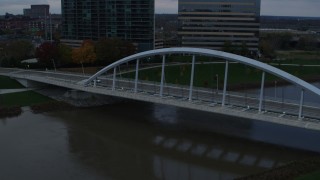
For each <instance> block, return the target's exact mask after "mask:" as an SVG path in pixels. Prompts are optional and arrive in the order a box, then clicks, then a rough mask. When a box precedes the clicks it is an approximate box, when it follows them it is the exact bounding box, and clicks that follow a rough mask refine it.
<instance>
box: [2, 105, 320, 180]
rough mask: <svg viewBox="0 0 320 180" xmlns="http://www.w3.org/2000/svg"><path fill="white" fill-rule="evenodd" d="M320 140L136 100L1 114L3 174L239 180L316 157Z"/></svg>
mask: <svg viewBox="0 0 320 180" xmlns="http://www.w3.org/2000/svg"><path fill="white" fill-rule="evenodd" d="M319 137H320V133H318V132H313V131H307V130H303V129H297V128H290V127H285V126H279V125H273V124H268V123H262V122H255V121H249V120H244V119H238V118H227V117H223V116H218V115H213V114H209V113H203V112H197V111H191V110H186V109H180V108H175V107H170V106H163V105H155V104H150V103H141V102H134V101H129V102H122V103H119V104H113V105H107V106H104V107H99V108H90V109H77V110H75V111H70V112H54V113H53V112H51V113H43V114H34V113H32V112H31V111H30V110H28V108H24V113H23V114H22V115H21V116H19V117H14V118H7V119H0V179H6V180H11V179H12V180H16V179H47V180H48V179H49V180H50V179H52V180H56V179H60V180H63V179H68V180H69V179H77V180H79V179H90V180H91V179H175V180H176V179H195V180H197V179H232V178H234V177H240V176H244V175H248V174H252V173H257V172H261V171H265V170H268V169H270V168H273V167H277V166H280V165H282V164H285V163H287V162H290V161H294V160H299V159H304V158H310V157H313V156H315V155H317V153H315V152H320V145H319V143H318V139H319ZM280 145H281V146H280ZM302 149H304V150H302ZM311 151H312V152H311Z"/></svg>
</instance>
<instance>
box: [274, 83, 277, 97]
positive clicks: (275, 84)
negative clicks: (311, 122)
mask: <svg viewBox="0 0 320 180" xmlns="http://www.w3.org/2000/svg"><path fill="white" fill-rule="evenodd" d="M274 98H275V99H276V98H277V81H274Z"/></svg>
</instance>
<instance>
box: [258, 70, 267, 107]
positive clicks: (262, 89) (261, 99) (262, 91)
mask: <svg viewBox="0 0 320 180" xmlns="http://www.w3.org/2000/svg"><path fill="white" fill-rule="evenodd" d="M265 76H266V73H265V72H262V79H261V89H260V98H259V112H261V111H262V101H263V94H264V80H265Z"/></svg>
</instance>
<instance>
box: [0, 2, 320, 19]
mask: <svg viewBox="0 0 320 180" xmlns="http://www.w3.org/2000/svg"><path fill="white" fill-rule="evenodd" d="M221 1H222V0H221ZM155 2H156V13H158V14H177V13H178V0H155ZM31 4H49V5H50V11H51V13H56V14H60V13H61V0H0V15H4V14H5V13H6V12H8V13H11V14H23V9H26V8H30V5H31ZM319 7H320V0H261V15H273V16H305V17H320V11H319Z"/></svg>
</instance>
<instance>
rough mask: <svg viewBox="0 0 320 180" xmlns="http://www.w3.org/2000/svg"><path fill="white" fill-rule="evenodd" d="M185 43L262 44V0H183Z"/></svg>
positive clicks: (211, 45)
mask: <svg viewBox="0 0 320 180" xmlns="http://www.w3.org/2000/svg"><path fill="white" fill-rule="evenodd" d="M178 18H179V26H180V27H179V32H178V33H179V38H180V42H181V46H184V47H200V48H209V49H218V50H219V49H222V48H223V46H224V45H225V42H226V41H229V42H231V43H232V45H233V46H241V45H242V44H243V43H245V44H246V45H247V47H248V48H249V50H251V51H257V50H258V46H259V28H260V0H179V17H178Z"/></svg>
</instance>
